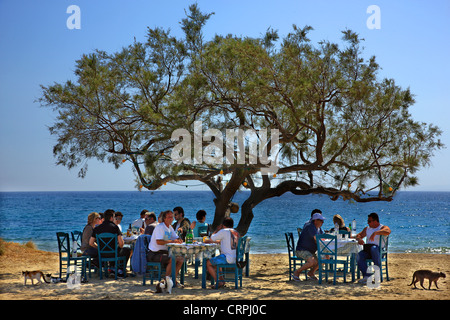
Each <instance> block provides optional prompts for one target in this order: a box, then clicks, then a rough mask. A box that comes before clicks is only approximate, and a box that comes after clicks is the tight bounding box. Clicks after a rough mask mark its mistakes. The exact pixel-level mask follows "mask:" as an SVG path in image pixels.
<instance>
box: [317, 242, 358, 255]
mask: <svg viewBox="0 0 450 320" xmlns="http://www.w3.org/2000/svg"><path fill="white" fill-rule="evenodd" d="M329 246H330V247H331V248H333V247H334V241H331V242H330V245H329ZM362 249H363V246H362V245H360V244H358V241H356V240H355V239H346V240H344V239H338V242H337V254H338V256H349V255H351V254H352V253H358V252H360V251H361V250H362ZM323 253H326V252H323Z"/></svg>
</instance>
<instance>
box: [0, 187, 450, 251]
mask: <svg viewBox="0 0 450 320" xmlns="http://www.w3.org/2000/svg"><path fill="white" fill-rule="evenodd" d="M248 196H249V193H248V192H247V191H243V192H238V193H236V195H235V196H234V198H233V202H237V203H238V204H239V205H242V203H243V202H244V201H245V199H246V198H247V197H248ZM213 199H214V196H213V194H212V192H210V191H153V192H151V191H142V192H139V191H117V192H115V191H104V192H103V191H83V192H0V238H2V239H3V240H5V241H13V242H18V243H26V242H28V241H33V242H34V244H35V245H36V246H37V248H38V249H40V250H45V251H53V252H57V251H58V245H57V239H56V233H57V232H70V231H74V230H80V231H82V230H83V228H84V226H85V225H86V222H87V216H88V214H89V213H91V212H93V211H96V212H103V211H105V210H106V209H113V210H115V211H121V212H122V213H123V215H124V217H123V220H122V228H123V230H126V229H127V227H128V225H129V224H130V223H132V222H133V221H134V220H135V219H137V218H138V217H139V214H140V212H141V211H142V209H147V210H149V211H154V212H155V213H156V214H157V215H158V214H159V213H160V212H161V211H164V210H172V209H173V208H174V207H176V206H181V207H183V209H184V211H185V216H186V217H187V218H188V219H189V220H191V221H195V214H196V212H197V211H198V210H200V209H203V210H205V211H206V213H207V215H206V222H208V223H212V222H213V218H214V203H213ZM315 208H318V209H320V210H322V212H323V215H324V217H325V219H326V220H325V222H324V225H323V227H322V228H323V229H330V228H332V219H333V215H334V214H340V215H341V216H342V217H343V218H344V221H345V223H346V225H347V226H348V225H349V224H350V223H351V222H352V220H353V219H355V220H356V223H357V227H356V229H357V231H358V232H359V231H360V230H362V228H364V227H365V226H366V225H367V216H368V215H369V214H370V213H371V212H376V213H378V215H379V217H380V222H381V223H382V224H384V225H387V226H389V227H390V228H391V230H392V233H391V236H390V240H389V252H395V253H409V252H413V253H435V254H450V241H449V240H450V238H449V230H450V192H417V191H401V192H398V193H397V194H396V196H395V198H394V200H393V201H391V202H369V203H356V202H349V201H343V200H340V199H339V200H337V201H332V200H331V199H330V198H329V197H327V196H320V195H308V196H296V195H293V194H291V193H286V194H284V195H282V196H280V197H276V198H271V199H267V200H265V201H264V202H262V203H260V204H258V205H257V206H256V207H255V208H254V210H253V213H254V218H253V221H252V223H251V225H250V228H249V230H248V233H247V235H248V236H250V237H251V251H250V252H251V253H287V248H286V240H285V236H284V233H285V232H293V233H294V238H295V239H297V237H298V234H297V228H298V227H303V225H304V223H305V222H307V221H308V220H309V218H310V215H311V211H312V210H313V209H315ZM231 217H232V218H233V220H234V221H235V226H237V224H238V222H239V219H240V212H238V213H235V214H231ZM295 241H296V240H295Z"/></svg>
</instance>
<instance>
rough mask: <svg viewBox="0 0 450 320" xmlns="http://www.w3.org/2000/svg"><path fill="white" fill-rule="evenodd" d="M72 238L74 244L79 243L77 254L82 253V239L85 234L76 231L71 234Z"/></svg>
mask: <svg viewBox="0 0 450 320" xmlns="http://www.w3.org/2000/svg"><path fill="white" fill-rule="evenodd" d="M70 235H71V236H72V242H73V241H75V242H76V243H77V248H78V249H77V252H81V249H80V248H81V238H82V236H83V232H81V231H78V230H75V231H72V232H71V233H70Z"/></svg>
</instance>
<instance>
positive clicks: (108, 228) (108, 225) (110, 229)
mask: <svg viewBox="0 0 450 320" xmlns="http://www.w3.org/2000/svg"><path fill="white" fill-rule="evenodd" d="M104 217H105V220H104V221H103V223H102V224H101V225H99V226H97V227H95V228H94V231H93V232H92V236H91V239H90V240H89V245H90V246H92V247H95V248H97V247H98V246H97V243H96V241H97V235H98V234H101V233H112V234H117V245H118V248H117V249H118V250H119V251H118V256H119V257H123V256H124V257H125V258H126V260H125V265H127V264H128V259H129V258H130V253H131V249H130V248H127V247H125V248H124V247H123V245H124V241H123V238H122V233H121V232H120V229H119V227H118V226H117V225H116V224H115V223H114V210H111V209H108V210H106V211H105V212H104ZM124 271H125V270H119V274H118V275H119V276H121V275H123V272H124Z"/></svg>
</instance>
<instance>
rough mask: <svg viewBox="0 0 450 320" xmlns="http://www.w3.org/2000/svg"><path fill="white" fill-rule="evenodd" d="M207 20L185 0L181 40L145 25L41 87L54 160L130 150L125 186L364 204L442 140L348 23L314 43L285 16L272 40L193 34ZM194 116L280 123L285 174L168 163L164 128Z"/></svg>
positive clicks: (386, 192)
mask: <svg viewBox="0 0 450 320" xmlns="http://www.w3.org/2000/svg"><path fill="white" fill-rule="evenodd" d="M211 16H212V14H204V13H202V12H201V11H200V10H199V8H198V6H197V5H192V6H190V7H189V11H188V12H186V18H185V19H183V20H182V21H181V23H180V25H181V28H182V30H183V31H184V33H185V38H184V39H177V38H175V37H173V36H171V35H170V32H169V31H165V30H162V29H160V28H154V29H150V28H149V29H148V34H147V40H146V42H144V43H141V42H136V41H135V42H134V43H133V44H131V45H130V46H128V47H126V48H123V49H122V50H121V51H119V52H117V53H113V54H108V53H106V52H102V51H95V52H93V53H91V54H88V55H83V56H82V57H81V59H80V60H78V61H77V62H76V68H75V75H76V77H77V80H76V82H71V81H68V82H66V83H65V84H54V85H51V86H42V90H43V95H42V97H41V99H40V100H41V102H42V104H43V105H47V106H51V107H53V109H54V110H55V112H56V113H57V119H56V121H55V123H54V124H53V125H52V126H51V127H50V128H49V129H50V132H51V134H53V135H55V136H57V138H58V141H57V144H56V145H55V147H54V154H55V157H56V158H57V163H58V164H60V165H64V166H67V167H68V168H74V167H79V166H82V168H81V170H80V176H85V174H86V170H87V167H86V160H88V159H90V158H96V159H98V160H101V161H108V162H111V163H113V164H114V165H115V166H116V167H119V166H120V165H121V163H122V161H124V160H129V161H131V162H132V163H133V165H134V168H135V172H136V176H137V186H141V185H142V186H144V187H146V188H148V189H157V188H159V187H160V186H161V185H162V184H163V183H166V182H169V181H182V180H199V181H201V182H204V183H206V184H207V185H208V186H209V187H210V188H211V190H213V191H214V193H215V195H216V196H217V197H218V198H220V197H221V196H222V195H223V194H227V196H230V195H232V194H234V192H236V191H237V190H238V189H239V188H240V186H241V185H242V182H243V181H244V180H245V181H247V182H248V184H247V186H246V187H247V188H249V189H251V190H252V191H253V192H255V193H256V192H259V194H260V195H261V196H260V198H261V199H262V200H263V199H264V198H267V197H271V196H274V195H279V194H281V193H284V192H288V191H290V192H293V193H296V194H307V193H323V194H327V195H330V196H331V197H332V198H333V199H337V197H339V196H342V197H343V198H344V199H350V198H352V199H354V200H356V201H372V200H391V199H392V196H393V195H394V194H395V192H396V191H397V190H398V189H399V188H400V187H402V186H405V187H407V186H411V185H415V184H417V183H418V180H417V178H416V177H415V176H414V175H415V174H416V173H417V171H418V170H420V168H422V167H424V166H428V165H430V163H431V158H432V156H433V153H434V152H435V151H436V150H438V149H440V148H442V147H443V144H442V143H441V141H440V140H439V136H440V134H441V131H440V130H439V128H437V127H435V126H433V125H430V124H424V123H419V122H416V121H414V120H413V119H412V117H411V115H410V114H409V112H408V109H409V107H410V106H411V105H413V104H414V96H413V94H412V93H411V92H410V90H409V88H407V89H402V88H401V87H399V86H398V85H396V83H395V81H394V80H393V79H379V77H378V75H377V73H378V70H379V68H380V67H379V65H378V63H377V62H376V59H375V57H370V58H368V59H366V58H365V57H364V55H363V52H362V49H361V42H362V41H363V39H361V38H360V37H359V35H358V34H357V33H355V32H353V31H351V30H345V31H343V32H342V34H343V37H342V43H333V42H330V41H325V40H324V41H321V42H319V43H318V44H317V45H313V44H312V43H311V41H310V39H309V38H308V34H309V33H310V32H312V30H313V29H312V27H310V26H305V27H304V28H299V27H297V26H295V25H294V26H293V28H292V31H291V32H290V33H289V34H288V35H286V36H285V37H284V38H280V36H279V35H278V32H277V31H275V30H273V29H267V30H266V32H265V33H264V35H263V36H262V37H261V38H249V37H242V36H241V37H238V36H232V35H227V36H221V35H216V36H215V37H214V38H213V39H211V40H210V41H205V40H204V38H203V34H202V28H203V26H204V25H205V24H206V22H207V21H208V19H209V18H210V17H211ZM198 120H201V121H202V122H203V130H206V129H208V128H216V129H219V130H221V131H222V132H225V129H235V128H241V129H244V130H246V129H254V130H260V129H266V128H271V129H278V130H279V131H280V143H281V145H282V148H281V152H280V158H279V166H280V170H279V174H280V176H282V177H283V179H279V177H277V178H271V177H264V178H262V177H261V175H260V170H261V168H263V167H265V166H264V165H263V164H261V163H258V164H252V165H250V164H249V163H247V164H246V165H240V166H239V165H237V164H236V163H234V164H231V165H230V164H226V163H225V162H224V165H223V166H215V167H212V166H207V165H201V166H200V165H186V164H183V165H174V164H173V163H172V162H171V161H170V158H169V155H170V153H171V150H172V148H173V147H174V141H172V140H171V134H172V132H173V131H174V130H175V129H178V128H185V129H188V130H189V131H190V132H193V123H194V121H198ZM224 150H225V148H224ZM220 170H223V171H224V174H223V175H221V174H220V173H219V172H220ZM223 177H227V180H229V181H230V183H229V184H228V185H225V183H224V181H223ZM283 181H284V183H281V182H283ZM373 191H377V193H376V195H373ZM369 192H372V193H371V194H370V195H369ZM262 200H258V201H262Z"/></svg>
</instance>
